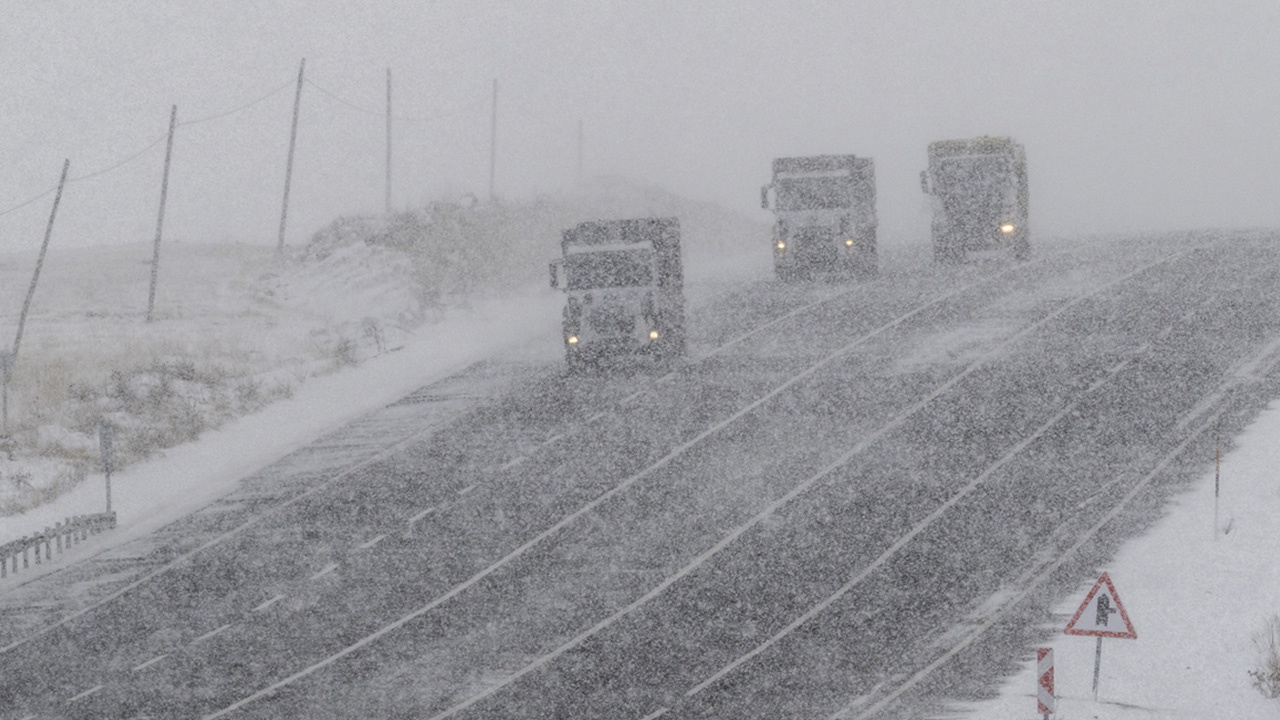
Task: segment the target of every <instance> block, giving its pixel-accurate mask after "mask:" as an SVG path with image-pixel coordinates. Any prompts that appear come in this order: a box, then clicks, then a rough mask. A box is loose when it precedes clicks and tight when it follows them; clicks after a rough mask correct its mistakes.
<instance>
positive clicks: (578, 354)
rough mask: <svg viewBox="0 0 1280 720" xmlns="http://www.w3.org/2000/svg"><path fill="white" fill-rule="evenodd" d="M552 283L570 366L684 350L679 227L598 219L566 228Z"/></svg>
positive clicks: (657, 221)
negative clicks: (559, 298)
mask: <svg viewBox="0 0 1280 720" xmlns="http://www.w3.org/2000/svg"><path fill="white" fill-rule="evenodd" d="M550 269H551V284H552V286H553V287H556V288H558V289H560V290H563V291H564V293H565V295H566V298H565V307H564V311H563V331H564V347H565V358H566V361H567V362H568V364H569V367H570V369H578V368H581V367H583V366H585V365H588V364H594V363H596V362H598V361H600V360H601V359H604V358H617V357H624V356H631V355H655V356H658V357H661V358H671V357H675V356H678V355H682V354H683V353H684V350H685V335H684V290H683V268H682V265H681V258H680V223H679V221H678V220H677V219H676V218H642V219H634V220H597V221H592V222H584V223H580V224H579V225H577V226H576V227H574V228H571V229H569V230H565V231H564V234H563V237H562V240H561V257H560V258H559V259H557V260H556V261H554V262H552V263H551V268H550Z"/></svg>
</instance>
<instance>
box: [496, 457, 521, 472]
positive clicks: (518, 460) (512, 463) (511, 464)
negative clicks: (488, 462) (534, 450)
mask: <svg viewBox="0 0 1280 720" xmlns="http://www.w3.org/2000/svg"><path fill="white" fill-rule="evenodd" d="M526 459H527V458H526V457H525V456H524V455H521V456H519V457H517V458H516V459H514V460H511V461H508V462H507V463H506V464H504V465H502V466H500V467H499V468H498V469H499V470H510V469H511V468H513V467H515V466H517V465H519V464H520V463H522V462H524V461H525V460H526Z"/></svg>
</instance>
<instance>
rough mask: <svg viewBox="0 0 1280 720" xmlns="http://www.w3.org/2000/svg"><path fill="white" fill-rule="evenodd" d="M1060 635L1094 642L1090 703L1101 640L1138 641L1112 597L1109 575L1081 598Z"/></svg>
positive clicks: (1099, 664) (1095, 693)
mask: <svg viewBox="0 0 1280 720" xmlns="http://www.w3.org/2000/svg"><path fill="white" fill-rule="evenodd" d="M1112 615H1118V617H1116V618H1112V617H1111V616H1112ZM1113 619H1114V620H1115V621H1116V624H1115V625H1112V624H1111V622H1112V620H1113ZM1062 632H1063V633H1065V634H1067V635H1092V636H1094V637H1096V638H1098V646H1097V650H1095V651H1094V654H1093V699H1094V700H1095V701H1096V700H1097V699H1098V672H1099V670H1100V669H1101V668H1102V638H1104V637H1109V638H1125V639H1128V640H1136V639H1138V633H1137V631H1136V630H1134V629H1133V623H1132V622H1131V621H1130V620H1129V613H1127V612H1125V609H1124V604H1123V603H1121V602H1120V595H1119V594H1117V593H1116V586H1115V585H1113V584H1112V583H1111V577H1110V576H1109V575H1107V574H1106V573H1105V572H1104V573H1102V575H1101V577H1099V578H1098V582H1096V583H1094V584H1093V589H1092V590H1090V591H1089V594H1088V595H1086V596H1085V598H1084V602H1083V603H1081V604H1080V609H1079V610H1076V614H1075V615H1073V616H1072V617H1071V621H1070V622H1068V623H1067V627H1066V629H1065V630H1063V631H1062Z"/></svg>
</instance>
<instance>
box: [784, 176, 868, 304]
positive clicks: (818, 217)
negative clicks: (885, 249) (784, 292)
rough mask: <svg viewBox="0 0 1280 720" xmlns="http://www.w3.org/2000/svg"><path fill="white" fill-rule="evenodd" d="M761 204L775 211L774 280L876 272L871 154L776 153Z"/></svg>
mask: <svg viewBox="0 0 1280 720" xmlns="http://www.w3.org/2000/svg"><path fill="white" fill-rule="evenodd" d="M770 195H772V197H773V203H772V205H771V204H770ZM760 205H761V207H763V208H764V209H766V210H768V209H772V210H773V212H774V218H775V222H774V225H773V238H772V244H773V267H774V272H775V273H776V274H777V277H778V279H780V280H784V281H786V280H795V279H801V278H810V277H814V276H816V275H820V274H823V275H830V274H839V275H843V276H846V277H848V276H857V277H869V276H873V275H875V274H876V273H877V272H878V270H879V263H878V261H877V259H876V225H877V220H876V182H875V164H874V163H873V162H872V160H871V159H870V158H860V157H856V156H854V155H817V156H811V157H789V158H776V159H775V160H774V161H773V181H772V182H771V183H770V184H769V185H765V186H764V187H763V188H761V189H760Z"/></svg>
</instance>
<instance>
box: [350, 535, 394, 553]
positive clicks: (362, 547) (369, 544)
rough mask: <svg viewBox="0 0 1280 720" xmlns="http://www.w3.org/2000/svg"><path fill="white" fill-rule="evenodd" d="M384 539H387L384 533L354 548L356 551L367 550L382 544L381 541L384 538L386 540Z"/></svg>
mask: <svg viewBox="0 0 1280 720" xmlns="http://www.w3.org/2000/svg"><path fill="white" fill-rule="evenodd" d="M386 537H387V535H386V533H383V534H381V535H376V536H374V537H373V538H372V539H371V540H366V541H365V542H363V543H361V544H359V545H357V546H356V549H357V550H368V549H369V548H371V547H373V546H374V545H377V544H378V543H380V542H382V541H383V539H384V538H386Z"/></svg>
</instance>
